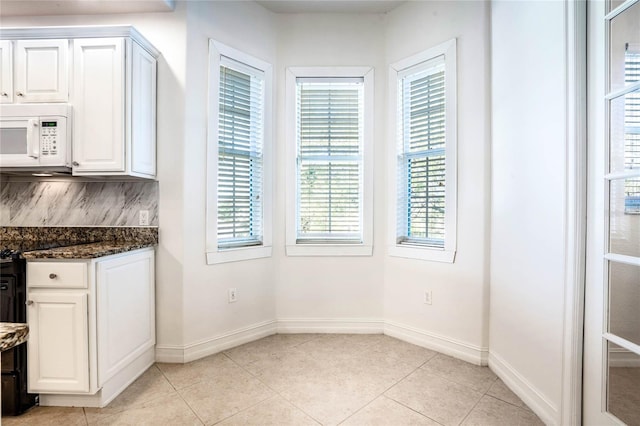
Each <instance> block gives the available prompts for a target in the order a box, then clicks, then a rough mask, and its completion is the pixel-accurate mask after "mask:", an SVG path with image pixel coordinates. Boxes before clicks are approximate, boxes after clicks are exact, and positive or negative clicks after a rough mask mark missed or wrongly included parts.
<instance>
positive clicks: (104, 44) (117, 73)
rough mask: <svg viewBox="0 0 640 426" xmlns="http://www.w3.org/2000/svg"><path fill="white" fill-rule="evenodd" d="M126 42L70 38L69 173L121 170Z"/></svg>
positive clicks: (114, 171)
mask: <svg viewBox="0 0 640 426" xmlns="http://www.w3.org/2000/svg"><path fill="white" fill-rule="evenodd" d="M124 45H125V39H123V38H97V39H95V38H90V39H76V40H73V57H74V61H73V89H74V94H73V105H74V112H75V114H74V117H73V151H72V152H73V173H74V175H79V174H83V173H100V172H113V173H118V172H124V171H125V144H124V143H123V141H124V139H125V127H124V126H125V123H124V122H125V58H124V51H125V47H124Z"/></svg>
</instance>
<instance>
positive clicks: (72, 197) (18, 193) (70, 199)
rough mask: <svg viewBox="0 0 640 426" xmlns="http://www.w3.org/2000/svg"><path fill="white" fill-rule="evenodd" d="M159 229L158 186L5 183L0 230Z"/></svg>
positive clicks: (0, 186) (1, 193) (0, 199)
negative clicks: (141, 217)
mask: <svg viewBox="0 0 640 426" xmlns="http://www.w3.org/2000/svg"><path fill="white" fill-rule="evenodd" d="M140 210H149V225H150V226H158V182H67V181H55V182H53V181H37V182H23V181H5V182H1V183H0V226H139V222H138V212H139V211H140Z"/></svg>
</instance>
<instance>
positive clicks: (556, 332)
mask: <svg viewBox="0 0 640 426" xmlns="http://www.w3.org/2000/svg"><path fill="white" fill-rule="evenodd" d="M564 7H565V5H564V2H524V1H518V2H502V1H497V2H494V3H492V13H491V18H492V19H491V24H492V39H491V48H492V131H493V146H492V157H491V162H492V173H493V176H492V186H491V193H492V206H491V208H492V214H491V217H492V220H491V313H490V336H491V340H490V348H491V355H490V360H489V365H490V366H491V367H492V368H493V369H494V370H495V371H497V372H498V374H499V375H500V376H501V377H502V378H503V379H504V380H505V382H507V384H509V385H510V387H512V388H514V389H515V390H516V391H517V392H518V393H519V394H520V396H521V397H522V398H523V399H524V400H525V402H527V403H528V404H529V405H530V406H531V407H532V408H533V409H534V410H535V411H536V413H537V414H538V415H539V416H540V417H541V418H542V419H543V420H544V421H545V422H547V423H560V415H561V413H560V411H561V395H562V373H563V372H562V362H563V359H562V348H563V330H564V321H563V317H564V312H563V310H564V291H565V282H564V276H565V263H564V261H565V247H564V244H565V241H564V238H565V232H566V229H565V207H566V203H567V200H566V198H567V196H566V189H565V186H566V173H567V166H566V154H565V153H566V149H567V139H566V130H567V128H566V119H567V118H566V115H565V108H566V105H567V103H566V89H567V84H566V81H565V72H566V54H565V49H566V41H565V14H564V13H565V10H564ZM542 29H543V30H542Z"/></svg>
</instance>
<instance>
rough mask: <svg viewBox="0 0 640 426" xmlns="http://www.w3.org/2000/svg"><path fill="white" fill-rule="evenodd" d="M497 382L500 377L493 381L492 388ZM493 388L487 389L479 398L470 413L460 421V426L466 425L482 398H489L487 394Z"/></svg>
mask: <svg viewBox="0 0 640 426" xmlns="http://www.w3.org/2000/svg"><path fill="white" fill-rule="evenodd" d="M496 380H498V377H497V376H496V378H495V379H494V380H493V383H491V386H493V385H494V384H495V382H496ZM491 386H489V387H488V388H487V390H486V391H484V393H483V394H482V396H481V397H480V398H478V400H477V401H476V403H475V404H474V405H473V407H471V410H469V412H468V413H467V414H466V415H465V416H464V417H463V418H462V420H460V423H458V424H459V425H461V424H462V423H464V421H465V420H467V418H468V417H469V415H470V414H471V413H473V410H475V409H476V407H477V406H478V404H480V401H482V398H484V397H485V396H487V392H489V389H491Z"/></svg>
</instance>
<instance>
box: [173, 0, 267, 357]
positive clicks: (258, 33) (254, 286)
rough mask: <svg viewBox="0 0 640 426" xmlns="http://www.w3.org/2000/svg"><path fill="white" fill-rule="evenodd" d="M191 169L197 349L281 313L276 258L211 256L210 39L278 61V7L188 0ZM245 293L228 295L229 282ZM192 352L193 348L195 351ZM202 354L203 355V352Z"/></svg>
mask: <svg viewBox="0 0 640 426" xmlns="http://www.w3.org/2000/svg"><path fill="white" fill-rule="evenodd" d="M187 31H188V36H187V43H186V50H187V64H188V65H187V77H186V81H187V84H186V92H185V99H186V100H187V102H186V103H185V111H186V112H185V128H184V132H185V133H184V134H185V136H184V140H185V150H184V155H185V164H186V165H188V167H185V170H184V189H183V190H184V214H185V218H184V221H185V228H184V238H185V240H184V244H185V259H184V266H185V267H184V328H185V331H184V336H185V338H184V342H185V345H187V346H190V345H194V344H198V345H197V346H195V347H193V348H190V349H188V351H187V358H188V359H190V358H192V355H193V354H194V353H197V352H198V351H202V352H200V353H210V352H211V351H212V350H220V346H219V344H220V343H218V341H217V339H216V338H218V337H220V336H222V335H225V334H226V333H229V332H232V331H236V330H239V329H243V328H245V327H248V326H254V325H256V324H261V323H265V322H270V321H273V320H274V318H275V302H274V286H273V262H272V260H271V259H256V260H250V261H244V262H235V263H225V264H217V265H207V264H206V258H205V200H206V198H205V194H206V186H205V184H206V136H207V135H206V130H207V125H206V123H207V90H208V81H207V78H208V49H209V46H208V40H209V38H213V39H215V40H217V41H220V42H222V43H224V44H226V45H228V46H231V47H233V48H236V49H239V50H241V51H244V52H246V53H248V54H250V55H253V56H255V57H257V58H259V59H262V60H264V61H266V62H268V63H271V64H273V66H274V68H275V67H276V29H275V19H274V17H273V14H271V13H270V12H268V11H266V10H265V9H264V8H263V7H261V6H259V5H257V4H255V3H253V2H188V10H187ZM229 287H235V288H237V294H238V301H237V302H235V303H233V304H230V303H228V296H227V289H228V288H229ZM189 353H191V354H192V355H189ZM196 356H197V355H196Z"/></svg>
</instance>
